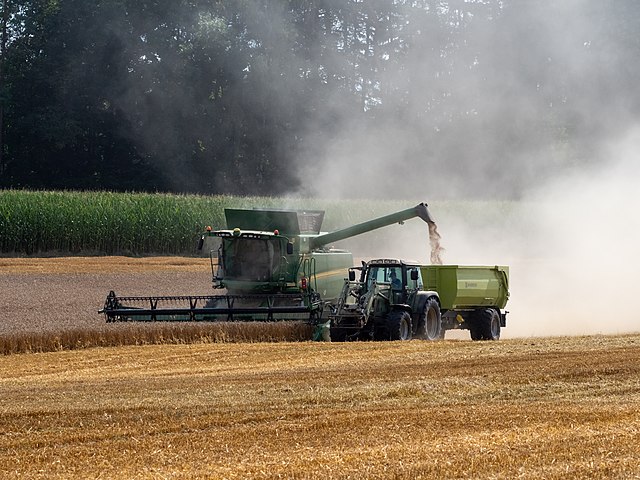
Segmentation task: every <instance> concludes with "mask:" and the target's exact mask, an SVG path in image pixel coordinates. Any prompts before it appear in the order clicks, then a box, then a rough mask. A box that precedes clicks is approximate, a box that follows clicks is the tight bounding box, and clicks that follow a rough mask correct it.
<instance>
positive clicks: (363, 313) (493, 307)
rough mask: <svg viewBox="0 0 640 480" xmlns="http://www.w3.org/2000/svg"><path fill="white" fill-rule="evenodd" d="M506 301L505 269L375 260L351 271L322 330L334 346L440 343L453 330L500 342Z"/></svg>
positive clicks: (506, 269)
mask: <svg viewBox="0 0 640 480" xmlns="http://www.w3.org/2000/svg"><path fill="white" fill-rule="evenodd" d="M357 271H359V272H360V278H359V280H357V281H356V272H357ZM508 299H509V268H508V267H506V266H462V265H419V264H417V263H413V262H408V261H404V260H398V259H377V260H372V261H370V262H367V263H363V264H362V266H361V267H353V268H351V269H350V271H349V279H348V280H347V281H346V282H345V284H344V286H343V290H342V294H341V296H340V298H339V300H338V302H337V303H336V304H335V307H334V309H333V311H332V313H331V314H330V315H329V321H328V322H327V324H326V325H325V326H326V327H328V328H329V331H330V337H331V340H333V341H342V340H350V339H373V340H410V339H411V338H413V337H416V338H422V339H425V340H438V339H442V338H444V335H445V332H446V331H447V330H455V329H466V330H469V331H470V334H471V338H472V339H473V340H498V339H499V338H500V330H501V328H503V327H506V317H507V312H506V311H505V310H504V308H505V307H506V305H507V301H508Z"/></svg>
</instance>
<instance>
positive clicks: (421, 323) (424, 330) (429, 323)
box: [418, 297, 444, 341]
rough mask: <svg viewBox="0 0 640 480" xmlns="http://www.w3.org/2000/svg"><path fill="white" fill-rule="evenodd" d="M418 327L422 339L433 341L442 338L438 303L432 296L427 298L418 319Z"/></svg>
mask: <svg viewBox="0 0 640 480" xmlns="http://www.w3.org/2000/svg"><path fill="white" fill-rule="evenodd" d="M418 328H419V332H418V335H419V337H420V338H422V339H423V340H429V341H434V340H442V339H443V338H444V331H443V330H442V314H441V312H440V305H439V304H438V301H437V300H436V299H435V298H433V297H432V298H430V299H429V300H427V303H426V304H425V306H424V310H423V312H422V313H421V314H420V318H419V319H418Z"/></svg>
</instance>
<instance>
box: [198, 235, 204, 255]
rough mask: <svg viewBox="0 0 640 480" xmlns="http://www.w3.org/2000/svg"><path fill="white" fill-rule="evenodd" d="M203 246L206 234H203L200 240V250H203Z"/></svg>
mask: <svg viewBox="0 0 640 480" xmlns="http://www.w3.org/2000/svg"><path fill="white" fill-rule="evenodd" d="M203 246H204V235H202V236H201V237H200V240H198V251H201V250H202V247H203Z"/></svg>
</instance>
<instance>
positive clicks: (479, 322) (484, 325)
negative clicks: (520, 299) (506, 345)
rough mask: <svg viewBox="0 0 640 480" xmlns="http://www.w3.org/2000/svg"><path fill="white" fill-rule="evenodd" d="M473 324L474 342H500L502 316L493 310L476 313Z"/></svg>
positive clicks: (486, 309)
mask: <svg viewBox="0 0 640 480" xmlns="http://www.w3.org/2000/svg"><path fill="white" fill-rule="evenodd" d="M476 313H477V314H476V315H475V318H474V319H473V322H472V324H471V339H472V340H500V315H499V314H498V312H497V310H495V309H493V308H485V309H482V310H478V311H477V312H476Z"/></svg>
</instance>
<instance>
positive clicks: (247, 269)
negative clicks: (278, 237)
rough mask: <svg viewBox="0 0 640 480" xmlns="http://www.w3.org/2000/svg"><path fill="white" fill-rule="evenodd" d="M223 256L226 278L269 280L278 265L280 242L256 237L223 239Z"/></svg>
mask: <svg viewBox="0 0 640 480" xmlns="http://www.w3.org/2000/svg"><path fill="white" fill-rule="evenodd" d="M224 256H225V269H226V270H225V274H226V276H227V278H233V279H235V280H247V281H270V280H271V277H272V272H273V270H274V268H275V267H277V266H278V265H279V261H280V256H281V254H280V244H279V243H278V242H272V241H269V240H265V239H257V238H234V239H225V255H224Z"/></svg>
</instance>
